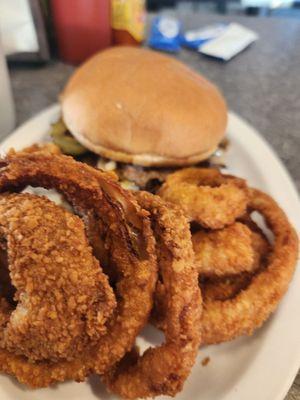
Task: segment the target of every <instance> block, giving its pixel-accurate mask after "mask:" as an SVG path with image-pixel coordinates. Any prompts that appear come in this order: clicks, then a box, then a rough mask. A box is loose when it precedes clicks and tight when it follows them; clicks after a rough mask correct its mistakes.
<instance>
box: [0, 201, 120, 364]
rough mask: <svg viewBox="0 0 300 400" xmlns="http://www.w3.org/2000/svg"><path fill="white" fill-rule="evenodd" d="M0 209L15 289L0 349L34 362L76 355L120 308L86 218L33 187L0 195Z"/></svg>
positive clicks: (1, 334)
mask: <svg viewBox="0 0 300 400" xmlns="http://www.w3.org/2000/svg"><path fill="white" fill-rule="evenodd" d="M0 214H1V221H0V231H1V241H2V242H3V243H5V244H6V247H7V250H6V251H7V253H8V259H9V266H8V268H9V273H10V278H11V281H12V284H13V286H14V288H15V293H14V297H13V299H9V301H10V303H8V304H9V305H11V309H10V311H9V313H5V314H3V315H2V318H4V322H5V325H4V326H2V329H1V332H0V348H1V349H4V350H7V351H8V352H12V353H14V354H19V355H23V356H25V357H27V358H28V360H30V361H37V360H45V359H47V360H49V361H59V360H61V359H66V360H72V359H75V358H76V356H77V354H78V353H80V352H82V351H83V350H84V349H85V348H86V347H87V346H88V345H91V344H93V343H96V342H97V340H98V339H99V337H100V336H101V335H103V333H105V332H106V330H107V328H106V326H105V324H106V322H107V320H108V318H109V317H111V315H112V313H113V310H114V308H115V307H116V301H115V296H114V293H113V290H112V288H111V287H110V286H109V283H108V279H107V277H106V276H105V275H104V274H103V273H102V271H101V267H100V265H99V262H98V261H97V260H96V259H95V258H94V257H93V255H92V249H91V247H90V246H89V245H88V241H87V239H86V236H85V231H84V224H83V222H82V221H81V220H80V218H78V217H76V216H75V215H72V214H70V213H69V212H67V211H66V210H64V209H63V208H61V207H58V206H56V205H55V204H53V203H52V202H51V201H49V200H47V199H45V198H41V197H38V196H32V195H29V194H2V195H0ZM49 249H50V251H49ZM1 267H3V265H1ZM42 282H43V285H42V284H41V283H42ZM2 300H3V301H7V299H6V298H5V297H3V298H2ZM12 300H13V302H14V303H16V304H12ZM14 306H15V307H14Z"/></svg>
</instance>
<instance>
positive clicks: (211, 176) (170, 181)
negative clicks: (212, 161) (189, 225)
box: [158, 168, 248, 229]
mask: <svg viewBox="0 0 300 400" xmlns="http://www.w3.org/2000/svg"><path fill="white" fill-rule="evenodd" d="M158 195H159V196H161V197H162V198H163V199H165V200H167V201H169V202H171V203H174V204H177V205H179V206H180V207H181V208H182V209H183V211H184V213H185V215H186V216H187V217H188V219H189V221H196V222H198V223H199V224H200V225H201V226H203V227H205V228H211V229H221V228H223V227H224V226H226V225H230V224H232V223H234V221H235V220H236V219H237V218H238V217H240V216H241V215H242V214H243V213H244V212H245V211H246V207H247V198H248V197H247V187H246V184H245V181H244V180H243V179H239V178H236V177H233V176H231V175H223V174H221V172H220V171H218V170H215V169H208V168H202V169H201V168H185V169H182V170H179V171H176V172H175V173H173V174H170V175H168V176H167V179H166V181H165V183H164V184H163V186H162V187H161V189H160V190H159V192H158Z"/></svg>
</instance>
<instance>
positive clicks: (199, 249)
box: [192, 222, 255, 277]
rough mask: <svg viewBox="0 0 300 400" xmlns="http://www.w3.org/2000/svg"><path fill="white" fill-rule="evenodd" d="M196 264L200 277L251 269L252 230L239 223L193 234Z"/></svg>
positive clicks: (252, 266) (252, 255)
mask: <svg viewBox="0 0 300 400" xmlns="http://www.w3.org/2000/svg"><path fill="white" fill-rule="evenodd" d="M192 241H193V248H194V252H195V265H196V268H197V270H198V272H199V274H200V276H201V277H204V276H206V277H209V276H224V275H225V276H226V275H233V274H239V273H241V272H250V271H253V269H254V267H255V265H254V249H253V247H252V233H251V230H250V229H249V228H248V227H247V226H246V225H244V224H242V223H240V222H235V223H234V224H232V225H230V226H227V227H225V228H224V229H221V230H216V231H209V232H207V231H198V232H196V233H194V234H193V235H192Z"/></svg>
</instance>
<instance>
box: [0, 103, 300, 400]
mask: <svg viewBox="0 0 300 400" xmlns="http://www.w3.org/2000/svg"><path fill="white" fill-rule="evenodd" d="M58 115H59V107H58V105H54V106H51V107H49V108H48V109H46V110H45V111H43V112H42V113H40V114H39V115H37V116H36V117H34V118H32V119H31V120H30V121H28V122H27V123H26V124H24V125H23V126H21V127H20V128H19V129H17V130H16V131H15V132H14V133H13V134H12V135H10V136H9V137H8V138H7V139H6V140H5V141H4V143H3V144H2V146H1V147H0V151H1V153H2V152H3V151H6V150H8V149H9V148H10V147H15V148H16V149H21V148H23V147H25V146H28V145H30V144H32V143H34V142H38V141H41V140H42V139H43V138H44V137H45V134H46V132H47V130H48V129H49V123H50V122H52V121H54V120H55V119H56V118H57V116H58ZM228 133H229V139H230V142H231V145H230V149H229V153H228V167H229V170H230V172H232V173H236V174H238V175H239V176H241V177H244V178H246V179H248V181H249V183H250V184H251V185H253V186H256V187H258V188H261V189H263V190H264V191H266V192H268V193H270V194H271V195H272V196H273V197H274V198H275V199H276V200H277V201H278V202H279V204H280V205H281V206H282V207H283V208H284V210H285V211H286V213H287V214H288V216H289V218H290V219H291V221H293V223H294V224H295V225H296V229H297V231H298V232H299V231H300V218H299V215H300V203H299V199H298V196H297V192H296V190H295V187H294V186H293V183H292V181H291V179H290V177H289V175H288V174H287V172H286V170H285V168H284V167H283V165H282V164H281V162H280V161H279V160H278V158H277V156H276V155H275V154H274V152H273V151H272V150H271V149H270V147H269V146H268V144H267V143H266V142H265V141H264V140H263V139H262V138H261V137H260V136H259V134H258V133H257V132H256V131H255V130H254V129H253V128H251V127H250V126H249V125H247V124H246V123H245V122H244V121H242V120H241V119H240V118H239V117H238V116H236V115H235V114H233V113H230V117H229V127H228ZM299 287H300V269H299V268H298V269H297V270H296V273H295V276H294V279H293V281H292V283H291V285H290V288H289V291H288V293H287V295H286V296H285V298H284V299H283V301H282V302H281V304H280V306H279V308H278V310H277V311H276V313H275V314H274V315H273V317H272V318H271V319H270V320H269V321H268V322H267V323H266V324H265V325H264V326H263V328H262V329H260V330H259V331H257V332H256V333H255V335H254V336H252V337H250V338H241V339H238V340H235V341H232V342H231V343H226V344H222V345H218V346H208V347H206V348H204V349H201V350H200V351H199V356H198V359H197V362H196V365H195V366H194V368H193V371H192V374H191V375H190V377H189V379H188V381H187V382H186V384H185V387H184V390H183V392H182V393H181V394H179V395H178V396H177V397H176V398H177V399H178V400H179V399H181V400H191V399H193V400H196V399H201V400H254V399H255V400H282V399H283V398H284V396H285V394H286V393H287V391H288V389H289V387H290V385H291V384H292V382H293V379H294V377H295V375H296V373H297V371H298V368H299V366H300V333H299V332H300V312H299V304H300V290H299ZM143 339H144V341H145V342H147V339H148V340H150V341H151V342H152V343H153V342H155V340H157V334H156V333H155V331H154V329H152V328H149V329H146V331H144V333H143ZM206 356H209V357H210V363H209V364H208V365H207V366H206V367H203V366H202V365H201V360H203V359H204V357H206ZM0 398H1V400H7V399H18V400H21V399H22V400H23V399H28V400H29V399H30V400H35V399H39V400H42V399H43V400H47V399H52V400H56V399H64V400H68V399H70V400H76V399H85V400H92V399H113V397H112V396H110V395H108V394H107V393H106V391H105V389H104V388H103V386H102V385H101V384H100V381H99V379H98V378H97V377H92V378H90V379H89V380H88V381H87V382H86V383H81V384H77V383H74V382H67V383H64V384H60V385H57V387H55V388H51V389H40V390H35V391H32V390H28V389H26V388H24V387H23V386H21V385H19V384H18V383H16V381H15V380H14V379H11V378H9V377H7V376H4V375H2V376H0Z"/></svg>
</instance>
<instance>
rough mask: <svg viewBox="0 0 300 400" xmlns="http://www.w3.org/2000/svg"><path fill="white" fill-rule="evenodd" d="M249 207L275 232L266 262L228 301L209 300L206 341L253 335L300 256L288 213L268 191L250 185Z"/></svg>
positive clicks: (278, 297)
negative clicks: (244, 286)
mask: <svg viewBox="0 0 300 400" xmlns="http://www.w3.org/2000/svg"><path fill="white" fill-rule="evenodd" d="M249 197H250V199H249V208H250V210H251V211H258V212H259V213H260V214H262V216H263V217H264V218H265V220H266V223H267V225H268V226H269V228H270V229H271V230H272V232H273V234H274V237H275V239H274V244H273V247H272V250H271V253H270V255H269V256H268V259H267V265H266V267H265V269H263V270H262V271H261V272H260V273H258V274H256V275H255V276H254V277H253V278H252V280H251V283H250V284H249V286H248V287H247V288H246V289H245V290H242V291H240V292H239V293H238V294H237V296H235V297H234V298H232V299H229V300H226V301H219V300H212V301H206V303H205V304H204V311H203V316H202V323H203V326H202V334H203V342H204V343H205V344H213V343H220V342H224V341H228V340H232V339H234V338H236V337H238V336H241V335H251V334H252V333H253V331H254V330H255V329H257V328H259V327H260V326H261V325H262V323H263V322H264V321H265V320H266V319H267V318H268V317H269V316H270V314H271V313H272V312H273V311H274V310H275V309H276V307H277V305H278V303H279V301H280V300H281V298H282V296H283V295H284V294H285V292H286V290H287V288H288V285H289V282H290V280H291V278H292V276H293V273H294V269H295V265H296V261H297V257H298V238H297V234H296V232H295V231H294V229H293V227H292V226H291V225H290V223H289V221H288V219H287V217H286V215H285V214H284V212H283V211H282V210H281V208H280V207H279V206H278V205H277V203H276V202H275V201H274V200H273V199H272V198H271V197H270V196H268V195H267V194H265V193H263V192H261V191H259V190H255V189H251V190H250V191H249Z"/></svg>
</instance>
